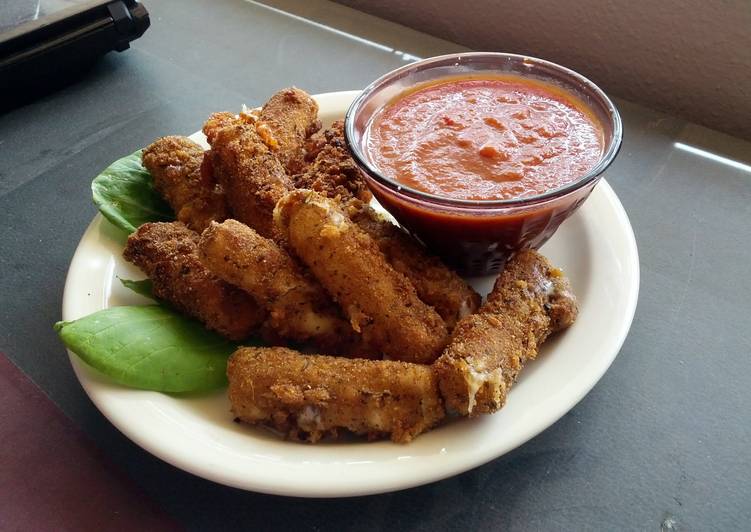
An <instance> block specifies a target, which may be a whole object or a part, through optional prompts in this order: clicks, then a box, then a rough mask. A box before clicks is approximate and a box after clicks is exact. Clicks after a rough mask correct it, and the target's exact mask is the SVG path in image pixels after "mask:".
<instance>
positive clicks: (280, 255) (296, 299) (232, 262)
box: [198, 220, 364, 356]
mask: <svg viewBox="0 0 751 532" xmlns="http://www.w3.org/2000/svg"><path fill="white" fill-rule="evenodd" d="M198 248H199V253H200V257H201V260H202V261H203V264H205V265H206V267H207V268H208V269H209V270H211V271H212V272H213V273H214V274H216V275H217V276H218V277H220V278H221V279H223V280H224V281H226V282H228V283H230V284H232V285H234V286H237V287H240V288H242V289H243V290H245V291H246V292H248V293H250V294H252V295H253V297H254V298H255V299H256V301H258V302H259V303H260V304H262V305H263V306H264V307H265V308H266V310H267V311H268V313H269V318H268V320H267V322H266V326H267V327H269V328H270V329H271V332H273V334H274V335H275V336H277V337H279V338H281V339H285V340H290V341H294V342H302V343H311V344H313V345H315V346H316V347H317V348H319V349H321V350H326V351H328V352H332V353H336V354H340V353H341V354H344V353H349V352H353V355H358V354H359V355H363V356H364V353H363V352H362V349H360V348H358V344H359V342H360V338H359V335H357V334H356V333H355V332H354V331H353V330H352V328H351V327H350V325H349V323H347V321H346V320H345V319H344V318H343V317H342V316H341V314H340V311H339V309H338V308H337V307H336V305H334V303H333V302H332V301H331V298H330V297H329V296H328V294H326V292H325V291H324V290H323V288H322V287H321V285H319V284H318V283H317V282H316V281H315V280H314V279H311V278H310V277H308V276H307V275H306V274H305V273H304V272H303V271H302V270H301V268H300V266H299V265H298V264H297V263H296V262H295V261H294V260H292V258H291V257H290V256H289V255H288V254H287V252H286V251H284V250H283V249H281V248H280V247H279V246H278V245H277V244H275V243H274V242H273V241H272V240H270V239H268V238H264V237H262V236H261V235H259V234H258V233H257V232H255V231H254V230H253V229H251V228H249V227H248V226H246V225H244V224H241V223H240V222H238V221H236V220H226V221H225V222H223V223H221V224H217V223H214V224H211V225H210V226H209V228H208V229H206V231H204V232H203V235H201V238H200V242H199V244H198Z"/></svg>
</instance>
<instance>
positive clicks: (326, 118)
mask: <svg viewBox="0 0 751 532" xmlns="http://www.w3.org/2000/svg"><path fill="white" fill-rule="evenodd" d="M356 94H357V92H355V91H352V92H338V93H329V94H322V95H320V96H317V97H316V100H317V101H318V103H319V105H320V115H321V120H322V121H323V123H324V125H328V124H329V123H330V122H332V121H333V120H335V119H337V118H340V117H342V116H343V115H344V113H345V111H346V110H347V107H348V106H349V104H350V102H351V101H352V99H353V98H354V97H355V95H356ZM193 138H194V139H196V140H199V141H201V142H203V141H204V139H203V137H202V135H201V134H200V133H197V134H196V135H194V136H193ZM123 242H124V240H123V238H122V236H121V235H119V234H118V232H117V230H116V229H114V228H113V227H112V226H110V225H109V223H108V222H107V221H106V220H104V219H103V218H102V217H101V216H100V215H97V216H96V218H94V220H93V221H92V222H91V224H90V225H89V227H88V229H87V230H86V232H85V233H84V235H83V238H81V242H80V243H79V245H78V249H77V250H76V253H75V256H74V257H73V261H72V262H71V265H70V270H69V271H68V278H67V281H66V284H65V295H64V297H63V319H64V320H74V319H77V318H80V317H82V316H85V315H87V314H90V313H92V312H95V311H97V310H100V309H103V308H108V307H112V306H118V305H128V304H138V303H146V302H147V300H146V299H143V298H141V297H140V296H138V295H136V294H134V293H132V292H130V291H129V290H127V289H125V288H123V287H122V286H121V285H120V283H119V282H118V281H117V277H118V276H119V277H122V278H126V279H140V278H142V277H143V274H142V273H141V272H139V271H138V270H137V269H136V268H135V267H133V266H132V265H130V264H128V263H126V262H125V261H123V259H122V258H121V253H122V249H123ZM543 252H544V253H545V254H546V255H547V256H548V257H549V258H550V259H551V260H552V261H553V263H554V264H556V265H558V266H560V267H562V268H563V270H564V271H565V272H566V274H567V275H568V276H569V277H570V278H571V282H572V284H573V287H574V291H575V293H576V295H577V296H578V297H579V301H580V305H581V312H580V315H579V319H578V320H577V321H576V323H575V324H574V326H573V327H571V328H570V329H568V330H567V331H565V332H564V333H562V334H560V335H558V336H557V337H554V338H553V339H551V340H550V341H548V342H547V343H545V345H544V347H543V349H542V353H541V355H540V356H539V358H538V359H537V360H536V361H535V362H533V363H531V364H529V365H528V367H527V368H525V370H524V371H523V373H522V375H521V378H520V379H519V382H518V383H517V384H516V385H515V386H514V388H513V389H512V391H511V393H510V395H509V399H508V403H507V404H506V406H505V408H503V409H502V410H501V411H500V412H498V413H496V414H493V415H490V416H485V417H481V418H478V419H473V420H468V419H461V420H455V421H453V422H452V423H449V424H448V425H446V426H442V427H440V428H437V429H435V430H433V431H431V432H428V433H427V434H424V435H422V436H420V437H418V438H417V439H416V440H415V441H413V442H412V443H410V444H406V445H399V444H394V443H391V442H389V441H381V442H373V443H367V442H364V441H355V442H352V441H348V442H342V443H325V444H318V445H306V444H300V443H294V442H287V441H283V440H281V439H279V438H277V437H276V436H274V435H272V434H271V433H269V432H267V431H265V430H263V429H256V428H252V427H248V426H245V425H240V424H237V423H234V422H233V420H232V415H231V414H230V412H229V401H228V400H227V398H226V395H225V392H224V391H219V392H216V393H213V394H210V395H202V396H195V397H179V396H170V395H166V394H162V393H157V392H148V391H140V390H134V389H129V388H125V387H123V386H119V385H117V384H115V383H113V382H112V381H110V380H109V379H108V378H107V377H105V376H103V375H100V374H99V373H97V372H96V371H95V370H93V369H91V368H89V367H88V366H87V365H86V364H84V363H83V362H82V361H81V360H80V359H79V358H78V357H76V356H75V355H74V354H72V353H70V359H71V363H72V365H73V368H74V369H75V372H76V375H77V376H78V379H79V380H80V382H81V385H82V386H83V387H84V389H85V390H86V393H87V394H88V395H89V397H90V398H91V400H92V401H93V402H94V404H95V405H96V406H97V407H98V408H99V410H101V412H102V413H103V414H104V415H105V416H107V418H108V419H109V420H110V421H111V422H112V423H113V424H114V425H115V426H116V427H117V428H118V429H119V430H120V431H122V432H123V434H125V435H126V436H127V437H128V438H130V439H131V440H133V441H134V442H136V443H137V444H138V445H140V446H141V447H143V448H144V449H146V450H147V451H149V452H151V453H153V454H154V455H156V456H158V457H159V458H161V459H162V460H165V461H166V462H169V463H170V464H173V465H175V466H177V467H179V468H181V469H184V470H186V471H189V472H191V473H194V474H196V475H198V476H201V477H204V478H207V479H209V480H213V481H215V482H219V483H222V484H227V485H229V486H235V487H238V488H243V489H247V490H253V491H260V492H265V493H274V494H282V495H294V496H304V497H345V496H355V495H365V494H373V493H381V492H387V491H393V490H399V489H403V488H408V487H412V486H418V485H420V484H426V483H428V482H433V481H436V480H440V479H443V478H446V477H450V476H452V475H456V474H458V473H461V472H463V471H467V470H468V469H472V468H473V467H476V466H479V465H481V464H483V463H485V462H488V461H490V460H492V459H494V458H497V457H499V456H501V455H503V454H504V453H507V452H508V451H510V450H511V449H514V448H515V447H517V446H518V445H521V444H522V443H524V442H526V441H527V440H529V439H530V438H532V437H533V436H535V435H536V434H538V433H540V432H541V431H542V430H544V429H545V428H547V427H549V426H550V425H551V424H553V423H554V422H555V421H556V420H558V419H559V418H560V417H561V416H563V415H564V414H565V413H566V412H567V411H568V410H570V409H571V408H572V407H573V406H574V405H575V404H576V403H577V402H578V401H579V400H580V399H581V398H582V397H584V395H585V394H586V393H587V392H588V391H589V390H590V389H591V388H592V387H593V386H594V385H595V383H596V382H597V381H598V380H599V379H600V377H602V375H603V374H604V373H605V371H606V370H607V368H608V367H609V366H610V364H611V363H612V361H613V359H614V358H615V356H616V355H617V354H618V351H619V350H620V348H621V345H622V344H623V341H624V339H625V338H626V334H627V333H628V330H629V327H630V325H631V320H632V318H633V315H634V310H635V307H636V300H637V295H638V291H639V260H638V256H637V250H636V243H635V240H634V234H633V232H632V230H631V225H630V223H629V220H628V217H627V216H626V213H625V212H624V210H623V207H622V206H621V203H620V202H619V201H618V198H617V197H616V195H615V193H614V192H613V190H612V189H611V188H610V186H609V185H608V184H607V183H606V182H605V181H604V180H603V181H601V182H600V184H599V185H597V187H596V189H595V190H594V192H593V193H592V195H591V196H590V198H589V200H588V201H587V202H586V203H585V204H584V205H583V206H582V207H581V208H580V209H579V211H578V212H576V213H575V214H574V215H573V216H572V217H571V218H570V219H569V220H567V221H566V222H565V223H564V224H563V226H562V227H561V228H560V229H559V230H558V232H557V233H556V234H555V236H554V237H553V238H552V239H551V240H550V241H549V242H548V243H547V244H546V245H545V246H544V248H543ZM492 281H493V279H490V278H483V279H477V280H475V281H474V282H473V284H474V286H475V288H476V289H478V291H480V292H481V293H482V294H483V295H484V294H485V293H487V291H488V290H489V288H490V287H491V284H492Z"/></svg>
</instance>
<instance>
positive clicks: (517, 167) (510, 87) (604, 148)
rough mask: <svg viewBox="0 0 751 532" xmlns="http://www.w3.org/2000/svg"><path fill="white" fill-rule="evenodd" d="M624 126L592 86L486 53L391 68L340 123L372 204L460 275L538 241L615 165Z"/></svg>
mask: <svg viewBox="0 0 751 532" xmlns="http://www.w3.org/2000/svg"><path fill="white" fill-rule="evenodd" d="M457 72H459V74H456V73H457ZM621 129H622V128H621V122H620V117H619V115H618V110H617V109H616V108H615V106H614V105H613V104H612V102H611V101H610V100H609V99H608V97H607V96H606V95H605V93H603V92H602V91H601V90H600V89H599V88H598V87H597V86H596V85H594V84H593V83H592V82H591V81H589V80H587V79H586V78H584V77H582V76H581V75H579V74H577V73H576V72H573V71H571V70H569V69H566V68H564V67H561V66H560V65H556V64H554V63H550V62H548V61H544V60H542V59H535V58H530V57H526V56H520V55H514V54H504V53H494V52H473V53H459V54H451V55H446V56H439V57H434V58H429V59H424V60H422V61H419V62H417V63H412V64H411V65H407V66H404V67H402V68H399V69H397V70H394V71H393V72H390V73H389V74H386V75H385V76H383V77H381V78H379V79H378V80H376V81H374V82H373V83H372V84H371V85H370V86H368V87H367V88H366V89H365V90H364V91H363V92H362V94H361V95H360V96H359V97H358V98H356V99H355V101H354V102H353V104H352V106H351V107H350V109H349V111H348V112H347V117H346V119H345V138H346V140H347V145H348V146H349V148H350V150H351V152H352V155H353V157H354V159H355V161H356V162H357V163H358V165H359V167H360V169H361V170H362V173H363V176H364V177H365V179H366V181H367V183H368V186H369V187H370V189H371V191H372V192H373V195H374V196H375V197H376V199H377V200H378V201H379V202H380V203H381V205H383V206H384V207H385V208H386V210H387V211H389V212H390V213H391V214H392V215H393V216H394V218H396V220H397V221H398V222H399V224H400V225H401V226H402V227H404V228H405V229H407V230H408V231H409V232H410V233H412V234H413V235H414V236H415V237H417V238H418V239H419V240H421V241H422V242H423V243H424V244H425V245H426V246H427V247H428V249H429V250H430V251H431V252H433V253H435V254H437V255H439V256H441V257H442V258H443V259H444V261H446V262H447V263H448V264H450V265H452V266H453V267H454V268H456V269H457V270H458V271H459V272H460V273H462V274H465V275H487V274H491V273H496V272H498V271H500V270H501V269H502V268H503V264H504V262H505V261H506V260H507V258H508V257H509V256H510V255H511V254H512V253H514V251H516V250H518V249H522V248H538V247H540V246H541V245H542V244H544V243H545V242H546V241H547V240H548V238H550V237H551V236H552V235H553V233H555V231H556V230H557V229H558V227H559V226H560V225H561V223H562V222H563V221H564V220H566V219H567V218H568V217H569V216H571V214H572V213H573V212H574V211H575V210H576V209H577V208H578V207H579V206H580V205H581V204H582V203H583V202H584V201H585V200H586V199H587V197H588V196H589V194H590V193H591V192H592V190H593V188H594V187H595V185H596V184H597V182H598V181H599V179H600V177H601V176H602V174H603V172H604V171H605V169H606V168H607V167H608V166H609V165H610V163H611V162H612V161H613V160H614V158H615V156H616V155H617V153H618V149H619V148H620V144H621V135H622V133H621Z"/></svg>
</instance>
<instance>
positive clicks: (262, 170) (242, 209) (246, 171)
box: [203, 113, 293, 238]
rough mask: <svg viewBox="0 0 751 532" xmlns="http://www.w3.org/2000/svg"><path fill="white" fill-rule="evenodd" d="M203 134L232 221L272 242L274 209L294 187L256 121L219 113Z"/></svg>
mask: <svg viewBox="0 0 751 532" xmlns="http://www.w3.org/2000/svg"><path fill="white" fill-rule="evenodd" d="M203 132H204V133H205V134H206V137H207V138H208V141H209V144H210V145H211V157H212V167H213V170H214V174H215V175H216V178H217V180H218V181H219V183H220V184H221V185H222V187H223V188H224V190H225V192H226V194H227V203H228V204H229V208H230V211H231V213H232V217H233V218H235V219H237V220H239V221H241V222H242V223H244V224H246V225H248V226H250V227H252V228H253V229H255V230H256V231H258V233H260V234H261V235H262V236H265V237H267V238H273V237H274V230H273V226H274V223H273V217H272V213H273V211H274V206H275V205H276V202H277V201H278V200H279V199H280V198H281V197H282V196H283V195H284V194H285V193H286V192H287V191H288V190H290V189H291V188H293V186H292V181H291V180H290V178H289V176H287V174H286V173H285V171H284V167H283V166H282V164H281V163H280V162H279V159H277V157H276V155H274V153H272V151H271V150H270V149H269V148H268V146H266V144H265V143H264V142H263V140H261V137H260V136H259V135H258V133H257V132H256V126H255V122H254V120H253V119H252V118H251V117H249V116H248V115H240V116H239V117H235V116H233V115H231V114H230V113H216V114H214V115H211V117H209V119H208V121H207V122H206V123H205V124H204V126H203Z"/></svg>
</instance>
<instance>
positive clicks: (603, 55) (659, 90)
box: [337, 0, 751, 138]
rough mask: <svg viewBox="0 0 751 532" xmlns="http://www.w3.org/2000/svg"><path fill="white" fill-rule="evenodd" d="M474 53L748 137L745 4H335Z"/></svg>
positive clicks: (360, 0)
mask: <svg viewBox="0 0 751 532" xmlns="http://www.w3.org/2000/svg"><path fill="white" fill-rule="evenodd" d="M337 1H339V3H342V4H346V5H348V6H350V7H354V8H356V9H359V10H361V11H365V12H368V13H372V14H374V15H377V16H379V17H383V18H387V19H390V20H393V21H395V22H398V23H400V24H404V25H406V26H410V27H413V28H415V29H418V30H420V31H424V32H426V33H430V34H432V35H435V36H437V37H441V38H443V39H448V40H450V41H454V42H456V43H459V44H462V45H465V46H468V47H470V48H472V49H476V50H491V51H504V52H514V53H521V54H526V55H532V56H537V57H541V58H543V59H549V60H551V61H554V62H556V63H561V64H563V65H565V66H568V67H570V68H573V69H574V70H577V71H579V72H580V73H582V74H584V75H585V76H587V77H588V78H590V79H591V80H592V81H594V82H595V83H597V84H598V85H600V86H601V87H602V88H603V89H605V90H606V91H607V92H608V93H609V94H612V95H615V96H620V97H622V98H625V99H628V100H632V101H635V102H639V103H643V104H645V105H647V106H649V107H653V108H656V109H659V110H664V111H668V112H672V113H675V114H679V115H681V116H683V117H685V118H687V119H689V120H693V121H696V122H699V123H702V124H704V125H707V126H709V127H712V128H715V129H719V130H722V131H725V132H727V133H731V134H733V135H738V136H741V137H745V138H751V0H661V1H659V2H651V1H644V0H643V1H641V2H633V1H628V0H577V1H570V2H568V1H567V2H550V1H549V0H469V1H463V2H457V1H455V0H453V1H452V0H431V1H429V0H414V1H411V2H403V1H400V0H337Z"/></svg>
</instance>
